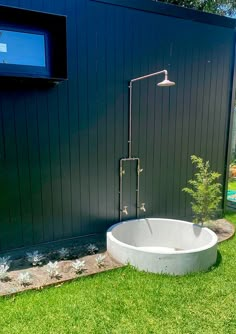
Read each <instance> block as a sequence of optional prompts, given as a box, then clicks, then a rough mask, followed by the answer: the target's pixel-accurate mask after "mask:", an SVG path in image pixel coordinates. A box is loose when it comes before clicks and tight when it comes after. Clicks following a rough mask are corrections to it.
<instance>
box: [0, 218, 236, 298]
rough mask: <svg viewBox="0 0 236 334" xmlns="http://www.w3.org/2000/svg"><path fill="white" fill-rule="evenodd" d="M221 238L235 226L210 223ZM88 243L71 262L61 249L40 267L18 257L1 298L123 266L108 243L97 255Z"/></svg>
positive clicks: (73, 252)
mask: <svg viewBox="0 0 236 334" xmlns="http://www.w3.org/2000/svg"><path fill="white" fill-rule="evenodd" d="M209 228H211V229H212V230H213V231H214V232H215V233H216V234H217V236H218V240H219V242H222V241H224V240H227V239H229V238H231V237H232V236H233V235H234V232H235V229H234V225H232V224H231V223H229V222H228V221H227V220H225V219H219V220H216V221H213V222H211V223H210V224H209ZM88 246H89V245H88V244H87V245H81V243H74V244H73V245H71V246H70V247H68V248H67V250H68V252H69V254H68V259H64V260H61V259H60V254H59V251H60V249H61V248H54V249H51V250H49V249H47V250H44V251H42V253H43V255H44V259H43V262H42V264H41V265H32V264H30V263H29V261H28V259H27V256H26V252H24V256H23V255H22V254H23V253H21V254H20V256H19V257H18V258H15V259H14V258H13V260H12V261H11V263H10V269H9V271H8V275H7V277H6V279H5V280H3V281H0V296H4V295H11V294H15V293H18V292H21V291H25V290H33V289H35V290H41V289H43V288H44V287H47V286H50V285H55V286H61V285H62V284H63V283H64V282H66V281H70V280H73V279H76V278H78V277H83V276H88V275H93V274H96V273H100V272H104V271H108V270H111V269H114V268H118V267H122V266H123V265H122V264H120V263H118V262H116V261H115V260H114V259H112V258H111V257H110V256H109V254H108V253H107V252H106V245H105V240H102V241H101V240H100V241H98V240H97V241H96V246H97V247H98V249H97V250H96V251H95V254H90V255H89V254H88ZM99 255H101V256H104V257H105V258H104V261H103V263H102V265H100V266H98V264H97V260H96V259H97V257H98V256H99ZM76 259H79V260H80V261H84V264H85V266H84V268H83V270H82V271H81V272H80V273H78V272H76V270H75V269H74V268H73V263H74V262H75V261H76ZM49 261H51V262H53V263H54V262H55V261H58V275H56V276H55V277H52V278H51V277H50V276H49V273H48V262H49ZM26 272H28V273H29V274H30V277H31V281H30V283H29V284H21V283H20V282H19V275H20V274H21V273H26Z"/></svg>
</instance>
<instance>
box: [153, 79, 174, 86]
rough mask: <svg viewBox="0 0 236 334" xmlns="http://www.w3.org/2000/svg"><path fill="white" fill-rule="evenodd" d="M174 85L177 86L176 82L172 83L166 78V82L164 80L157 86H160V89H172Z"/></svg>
mask: <svg viewBox="0 0 236 334" xmlns="http://www.w3.org/2000/svg"><path fill="white" fill-rule="evenodd" d="M174 85H175V82H174V81H170V80H168V79H167V78H165V80H163V81H161V82H159V83H158V84H157V86H159V87H170V86H174Z"/></svg>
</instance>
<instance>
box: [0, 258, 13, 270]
mask: <svg viewBox="0 0 236 334" xmlns="http://www.w3.org/2000/svg"><path fill="white" fill-rule="evenodd" d="M10 259H11V257H10V256H3V257H0V266H6V265H7V266H9V267H10V263H11V260H10Z"/></svg>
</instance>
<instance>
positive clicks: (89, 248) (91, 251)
mask: <svg viewBox="0 0 236 334" xmlns="http://www.w3.org/2000/svg"><path fill="white" fill-rule="evenodd" d="M87 252H88V254H90V255H93V254H96V253H97V252H98V247H97V246H96V245H94V244H89V245H88V246H87Z"/></svg>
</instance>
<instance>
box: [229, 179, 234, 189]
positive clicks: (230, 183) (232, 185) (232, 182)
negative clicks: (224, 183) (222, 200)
mask: <svg viewBox="0 0 236 334" xmlns="http://www.w3.org/2000/svg"><path fill="white" fill-rule="evenodd" d="M228 190H236V180H232V179H231V180H230V181H229V182H228Z"/></svg>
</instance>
